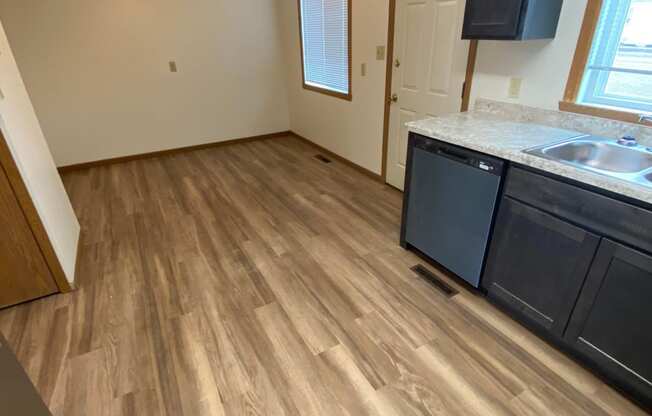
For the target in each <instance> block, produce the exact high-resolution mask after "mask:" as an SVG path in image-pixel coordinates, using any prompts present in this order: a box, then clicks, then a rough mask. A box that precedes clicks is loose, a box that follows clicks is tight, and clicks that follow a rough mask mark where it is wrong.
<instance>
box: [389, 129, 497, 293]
mask: <svg viewBox="0 0 652 416" xmlns="http://www.w3.org/2000/svg"><path fill="white" fill-rule="evenodd" d="M504 170H505V162H504V161H502V160H500V159H497V158H494V157H491V156H487V155H483V154H480V153H476V152H474V151H470V150H468V149H464V148H461V147H458V146H454V145H451V144H447V143H443V142H440V141H437V140H434V139H430V138H428V137H425V136H421V135H418V134H415V133H410V137H409V140H408V156H407V164H406V177H405V192H404V197H403V218H402V225H401V245H402V246H403V247H404V248H407V249H411V248H412V249H416V250H417V251H418V252H421V253H423V254H425V255H426V256H427V257H429V258H430V259H432V260H434V261H435V262H437V263H439V264H440V265H441V266H444V267H445V268H446V269H448V270H449V271H450V272H452V273H454V274H455V275H457V276H458V277H460V278H461V279H463V280H465V281H466V282H468V283H469V284H470V285H472V286H474V287H476V288H479V287H480V278H481V275H482V270H483V267H484V263H485V258H486V253H487V246H488V244H489V238H490V235H491V229H492V224H493V221H494V216H495V215H494V214H495V211H496V208H497V204H498V197H499V193H500V187H501V183H502V178H503V171H504Z"/></svg>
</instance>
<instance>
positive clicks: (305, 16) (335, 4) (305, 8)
mask: <svg viewBox="0 0 652 416" xmlns="http://www.w3.org/2000/svg"><path fill="white" fill-rule="evenodd" d="M299 20H300V24H301V55H302V56H301V62H302V67H303V87H304V88H306V89H310V90H314V91H319V92H324V93H326V94H329V95H333V96H336V97H340V98H344V99H348V100H351V8H350V0H299Z"/></svg>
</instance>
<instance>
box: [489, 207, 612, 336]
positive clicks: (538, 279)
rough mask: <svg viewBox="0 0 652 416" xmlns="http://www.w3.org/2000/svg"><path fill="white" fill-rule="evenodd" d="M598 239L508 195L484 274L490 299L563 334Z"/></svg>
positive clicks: (496, 227)
mask: <svg viewBox="0 0 652 416" xmlns="http://www.w3.org/2000/svg"><path fill="white" fill-rule="evenodd" d="M599 241H600V238H599V237H598V236H596V235H594V234H592V233H590V232H588V231H586V230H584V229H582V228H579V227H576V226H574V225H572V224H569V223H567V222H564V221H562V220H560V219H558V218H555V217H554V216H552V215H549V214H547V213H545V212H543V211H540V210H538V209H535V208H532V207H530V206H528V205H525V204H522V203H520V202H518V201H516V200H513V199H511V198H509V197H504V198H503V200H502V203H501V207H500V211H499V214H498V218H497V221H496V226H495V231H494V237H493V240H492V243H491V251H490V254H489V258H488V263H487V268H486V272H485V276H484V287H485V289H486V290H487V291H488V295H489V297H490V298H491V299H492V300H493V301H495V302H497V303H499V304H500V305H501V306H503V307H504V308H505V309H507V310H508V311H509V312H510V313H511V314H512V315H514V316H515V317H517V318H519V319H520V320H522V321H525V322H528V323H530V324H532V325H534V326H536V327H538V329H541V330H544V331H546V332H550V333H552V334H553V335H554V336H557V337H561V336H562V334H563V332H564V330H565V329H566V325H567V323H568V320H569V318H570V315H571V312H572V310H573V306H574V305H575V302H576V300H577V297H578V296H579V293H580V290H581V288H582V284H583V283H584V278H585V276H586V273H587V271H588V269H589V266H590V264H591V261H592V259H593V256H594V254H595V251H596V250H597V247H598V243H599Z"/></svg>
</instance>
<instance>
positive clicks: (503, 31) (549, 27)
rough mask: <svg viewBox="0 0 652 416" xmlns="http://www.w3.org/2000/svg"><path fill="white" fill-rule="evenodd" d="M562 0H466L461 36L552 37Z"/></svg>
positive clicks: (480, 37)
mask: <svg viewBox="0 0 652 416" xmlns="http://www.w3.org/2000/svg"><path fill="white" fill-rule="evenodd" d="M561 5H562V0H467V2H466V13H465V15H464V28H463V31H462V38H464V39H504V40H528V39H552V38H554V37H555V33H556V32H557V24H558V22H559V15H560V13H561Z"/></svg>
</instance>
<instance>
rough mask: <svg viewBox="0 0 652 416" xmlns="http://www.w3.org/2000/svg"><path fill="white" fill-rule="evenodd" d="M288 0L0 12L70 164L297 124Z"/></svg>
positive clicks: (76, 1) (165, 1) (47, 125)
mask: <svg viewBox="0 0 652 416" xmlns="http://www.w3.org/2000/svg"><path fill="white" fill-rule="evenodd" d="M278 2H283V3H285V2H287V3H292V4H295V3H296V2H295V1H290V0H257V1H232V0H138V1H135V0H111V1H89V0H56V1H43V0H0V18H1V19H2V21H3V22H4V24H5V28H6V31H7V35H8V37H9V41H10V42H11V45H12V48H13V49H14V53H15V55H16V59H17V61H18V65H19V67H20V69H21V72H22V74H23V77H24V79H25V83H26V85H27V87H28V90H29V93H30V95H31V97H32V101H33V103H34V107H35V108H36V113H37V115H38V117H39V120H40V122H41V125H42V127H43V131H44V132H45V136H46V137H47V139H48V142H49V144H50V148H51V149H52V153H53V155H54V158H55V161H56V163H57V165H59V166H63V165H69V164H74V163H80V162H87V161H93V160H98V159H105V158H111V157H118V156H125V155H133V154H138V153H144V152H151V151H156V150H163V149H169V148H176V147H182V146H190V145H195V144H202V143H207V142H214V141H220V140H227V139H232V138H240V137H247V136H254V135H259V134H266V133H273V132H278V131H284V130H288V129H289V117H288V109H287V93H286V85H285V81H286V72H285V67H284V59H283V54H282V48H281V40H280V30H279V28H278V19H277V18H276V8H277V3H278ZM170 60H176V61H177V64H178V67H179V72H178V73H171V72H170V71H169V69H168V62H169V61H170Z"/></svg>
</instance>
